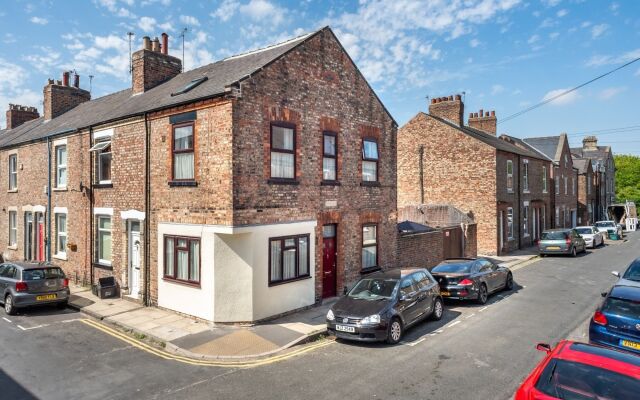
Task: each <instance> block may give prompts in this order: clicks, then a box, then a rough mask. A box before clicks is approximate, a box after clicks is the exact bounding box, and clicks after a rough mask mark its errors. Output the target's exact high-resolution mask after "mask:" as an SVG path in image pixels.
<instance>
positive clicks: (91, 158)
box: [88, 127, 94, 291]
mask: <svg viewBox="0 0 640 400" xmlns="http://www.w3.org/2000/svg"><path fill="white" fill-rule="evenodd" d="M92 145H93V127H89V148H91V146H92ZM93 182H94V180H93V155H92V154H91V153H89V235H88V236H89V286H91V290H92V291H93V240H94V239H93V238H94V236H93Z"/></svg>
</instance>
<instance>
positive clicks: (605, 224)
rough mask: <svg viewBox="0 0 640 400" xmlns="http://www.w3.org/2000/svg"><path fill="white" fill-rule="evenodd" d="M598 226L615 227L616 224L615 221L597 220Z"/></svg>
mask: <svg viewBox="0 0 640 400" xmlns="http://www.w3.org/2000/svg"><path fill="white" fill-rule="evenodd" d="M596 226H597V227H598V228H615V226H616V225H615V224H614V223H613V222H596Z"/></svg>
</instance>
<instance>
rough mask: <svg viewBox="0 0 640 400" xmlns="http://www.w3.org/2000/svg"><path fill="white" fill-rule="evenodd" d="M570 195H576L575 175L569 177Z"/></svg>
mask: <svg viewBox="0 0 640 400" xmlns="http://www.w3.org/2000/svg"><path fill="white" fill-rule="evenodd" d="M571 195H572V196H575V195H576V177H575V176H572V177H571Z"/></svg>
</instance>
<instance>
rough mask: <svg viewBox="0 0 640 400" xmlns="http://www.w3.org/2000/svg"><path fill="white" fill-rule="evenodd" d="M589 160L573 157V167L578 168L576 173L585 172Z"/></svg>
mask: <svg viewBox="0 0 640 400" xmlns="http://www.w3.org/2000/svg"><path fill="white" fill-rule="evenodd" d="M589 162H590V160H589V159H588V158H574V159H573V167H574V168H576V169H577V170H578V174H580V175H582V174H586V173H587V169H588V167H589Z"/></svg>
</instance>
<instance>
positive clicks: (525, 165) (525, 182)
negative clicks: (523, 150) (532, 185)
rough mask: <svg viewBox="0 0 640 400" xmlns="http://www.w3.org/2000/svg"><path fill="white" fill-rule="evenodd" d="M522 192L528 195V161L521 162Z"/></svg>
mask: <svg viewBox="0 0 640 400" xmlns="http://www.w3.org/2000/svg"><path fill="white" fill-rule="evenodd" d="M522 192H523V193H529V160H522Z"/></svg>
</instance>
